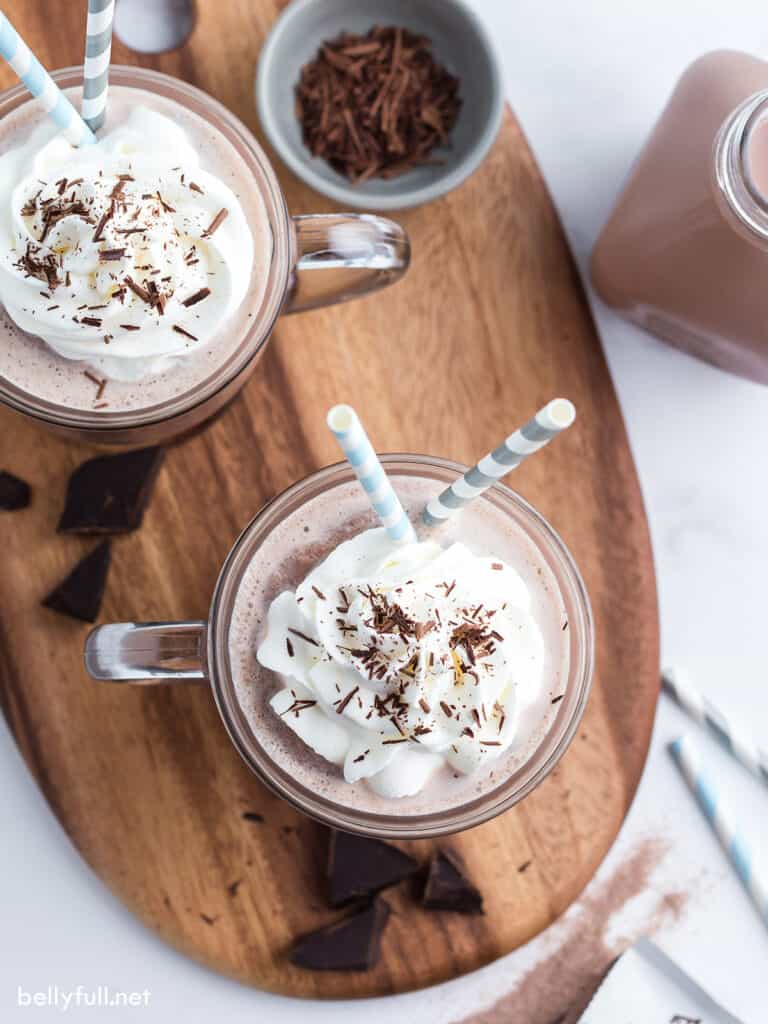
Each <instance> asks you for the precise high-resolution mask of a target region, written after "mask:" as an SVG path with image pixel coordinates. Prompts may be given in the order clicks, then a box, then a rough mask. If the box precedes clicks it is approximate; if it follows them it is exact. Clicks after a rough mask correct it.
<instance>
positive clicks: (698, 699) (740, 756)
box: [661, 668, 768, 786]
mask: <svg viewBox="0 0 768 1024" xmlns="http://www.w3.org/2000/svg"><path fill="white" fill-rule="evenodd" d="M661 679H662V682H663V683H664V689H665V690H666V691H667V693H668V694H669V695H670V696H671V697H673V698H674V699H675V701H676V702H677V703H678V704H679V705H680V707H681V708H682V709H683V710H684V711H685V712H687V714H689V715H690V716H691V718H692V719H693V720H694V721H695V722H698V723H699V725H702V726H704V728H705V729H707V730H708V731H709V732H710V733H712V735H713V736H714V737H715V739H717V740H718V742H719V743H720V744H721V745H722V746H723V747H724V748H725V749H726V750H727V751H728V753H729V754H730V755H731V756H732V757H734V758H735V759H736V760H737V761H738V762H739V763H740V764H742V765H743V766H744V767H745V768H746V769H747V770H748V771H749V772H751V773H752V775H754V776H755V778H757V779H759V780H760V782H762V783H763V785H765V786H768V753H766V751H765V750H761V748H760V747H759V746H758V745H757V743H755V741H754V740H753V739H751V738H750V737H749V736H747V735H746V734H745V733H744V732H742V731H740V730H739V729H737V728H735V727H734V726H733V724H732V723H731V722H729V720H728V719H727V718H726V716H725V715H724V714H723V712H722V711H720V709H719V708H717V707H715V705H714V704H712V702H711V701H709V700H707V698H706V697H704V696H703V694H701V693H699V691H698V690H696V689H695V688H694V687H693V686H691V684H690V683H689V681H688V679H687V678H686V677H685V676H684V675H683V674H682V673H681V672H680V671H679V670H678V669H673V668H665V669H664V670H663V672H662V673H661Z"/></svg>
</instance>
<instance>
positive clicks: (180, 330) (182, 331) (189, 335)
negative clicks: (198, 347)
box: [172, 324, 199, 341]
mask: <svg viewBox="0 0 768 1024" xmlns="http://www.w3.org/2000/svg"><path fill="white" fill-rule="evenodd" d="M172 330H174V331H176V333H177V334H183V335H184V337H185V338H189V339H190V340H191V341H199V338H197V337H196V336H195V335H194V334H192V333H191V332H190V331H187V330H186V329H185V328H184V327H180V326H179V325H178V324H174V325H173V327H172Z"/></svg>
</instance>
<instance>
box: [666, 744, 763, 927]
mask: <svg viewBox="0 0 768 1024" xmlns="http://www.w3.org/2000/svg"><path fill="white" fill-rule="evenodd" d="M669 750H670V753H671V754H672V757H673V758H674V759H675V762H676V764H677V766H678V768H679V769H680V771H681V773H682V775H683V778H684V779H685V781H686V782H687V783H688V786H689V788H690V790H691V792H692V793H693V795H694V796H695V797H696V800H697V802H698V804H699V807H700V808H701V810H702V812H703V814H704V817H705V818H706V819H707V821H708V822H709V824H710V825H711V826H712V829H713V831H714V833H715V835H716V836H717V838H718V839H719V840H720V845H721V846H722V848H723V849H724V850H725V852H726V854H727V856H728V859H729V860H730V862H731V864H733V867H734V868H735V870H736V874H737V875H738V876H739V878H740V879H741V881H742V884H743V885H744V888H745V889H746V890H747V892H748V893H749V896H750V898H751V899H752V902H753V903H754V904H755V906H756V907H757V911H758V913H759V914H760V917H761V918H762V920H763V924H765V925H768V868H767V866H766V863H765V858H763V859H762V860H760V859H759V858H758V856H757V855H756V854H757V851H756V850H754V849H752V847H751V846H750V844H749V843H748V841H747V840H746V838H745V837H744V836H743V835H741V834H740V833H739V832H738V831H737V829H736V823H735V821H734V819H733V816H732V814H731V811H730V808H729V807H728V805H727V801H726V800H725V799H724V798H723V797H722V795H721V794H720V793H719V792H718V790H717V787H716V786H715V784H714V783H713V782H712V780H711V779H710V778H708V776H707V775H706V774H705V772H704V770H703V768H702V764H701V757H700V755H699V751H698V749H697V748H696V745H695V744H694V743H693V741H692V740H691V739H690V737H688V736H680V737H678V739H676V740H675V741H674V742H673V743H671V744H670V747H669Z"/></svg>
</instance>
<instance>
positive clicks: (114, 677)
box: [85, 455, 594, 839]
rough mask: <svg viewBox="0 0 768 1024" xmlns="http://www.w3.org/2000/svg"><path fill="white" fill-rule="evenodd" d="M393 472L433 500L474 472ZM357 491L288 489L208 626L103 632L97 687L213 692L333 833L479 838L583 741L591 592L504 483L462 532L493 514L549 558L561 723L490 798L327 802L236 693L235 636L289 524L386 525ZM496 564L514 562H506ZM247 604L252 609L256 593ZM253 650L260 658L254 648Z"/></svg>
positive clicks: (239, 732)
mask: <svg viewBox="0 0 768 1024" xmlns="http://www.w3.org/2000/svg"><path fill="white" fill-rule="evenodd" d="M382 462H383V463H384V464H385V466H386V469H387V472H388V474H389V476H390V479H392V480H393V481H394V483H395V486H396V487H397V481H398V479H400V480H401V481H403V486H404V485H405V484H406V483H407V481H406V479H405V478H408V477H411V478H417V480H416V484H417V486H418V487H419V488H421V486H422V481H423V482H424V483H425V486H426V488H427V490H429V491H430V493H429V494H428V495H426V491H425V495H426V496H427V497H432V496H434V495H436V494H437V493H439V492H440V491H442V490H443V488H444V487H445V486H446V485H447V484H448V483H450V482H452V481H453V480H455V479H456V478H457V476H460V475H461V474H462V473H463V472H465V470H466V467H465V466H460V465H458V464H456V463H454V462H450V461H448V460H446V459H440V458H434V457H431V456H426V455H385V456H382ZM355 481H356V478H355V476H354V473H353V471H352V469H351V468H350V467H349V465H348V464H347V463H341V464H338V465H335V466H330V467H328V468H326V469H322V470H320V471H319V472H317V473H314V474H312V475H311V476H309V477H307V478H306V479H305V480H302V481H300V482H299V483H296V484H294V485H293V486H292V487H289V488H288V489H287V490H286V491H284V492H283V493H282V494H280V495H279V496H278V497H276V498H274V499H273V500H272V501H270V502H268V503H267V504H266V505H265V506H264V507H263V508H262V509H261V511H260V512H259V513H258V514H257V515H256V516H255V517H254V519H252V520H251V522H250V523H249V524H248V526H247V527H246V528H245V530H243V532H242V533H241V535H240V537H239V538H238V539H237V541H236V542H235V544H234V546H233V547H232V549H231V551H230V553H229V555H228V556H227V558H226V561H225V562H224V566H223V568H222V569H221V572H220V574H219V578H218V581H217V583H216V586H215V589H214V593H213V598H212V601H211V607H210V613H209V616H208V620H207V621H205V622H176V623H162V622H161V623H158V622H150V623H134V622H124V623H114V624H111V625H105V626H98V627H96V628H95V629H94V630H92V632H91V633H90V634H89V636H88V638H87V640H86V645H85V666H86V669H87V671H88V672H89V674H90V675H91V676H92V677H93V678H94V679H97V680H104V681H112V682H125V683H143V684H145V685H146V684H165V683H172V682H194V681H198V682H203V683H207V685H209V686H210V688H211V690H212V692H213V697H214V699H215V701H216V704H217V707H218V709H219V713H220V715H221V718H222V720H223V722H224V725H225V727H226V729H227V732H228V733H229V737H230V739H231V741H232V743H233V745H234V746H235V748H236V750H237V751H238V753H239V754H240V756H241V757H242V758H243V760H244V761H245V763H246V764H247V765H248V767H249V768H250V769H251V770H252V771H253V772H254V773H255V774H256V775H257V776H258V777H259V779H260V780H261V781H262V782H263V783H265V784H266V786H267V787H268V788H269V789H270V790H272V791H273V792H274V793H276V794H277V795H278V796H281V797H283V798H284V799H285V800H287V801H288V802H289V803H291V804H292V805H293V806H294V807H296V808H297V809H298V810H299V811H301V812H303V813H304V814H307V815H309V816H310V817H312V818H315V819H317V820H319V821H322V822H324V823H325V824H327V825H330V826H331V827H333V828H339V829H344V830H346V831H348V832H357V833H359V834H361V835H368V836H379V837H382V838H400V839H423V838H428V837H432V836H439V835H445V834H450V833H454V832H459V831H461V830H463V829H466V828H472V827H474V826H475V825H479V824H480V823H481V822H483V821H486V820H487V819H489V818H492V817H494V816H495V815H497V814H500V813H502V812H503V811H505V810H507V809H508V808H509V807H511V806H512V805H513V804H515V803H517V802H518V801H519V800H521V799H522V798H523V797H524V796H526V795H527V794H528V793H530V792H531V790H533V789H534V788H535V787H536V786H537V785H538V784H539V783H540V782H541V781H542V779H544V778H545V777H546V776H547V775H548V774H549V772H550V771H552V769H553V768H554V766H555V765H556V764H557V762H558V761H559V760H560V758H561V757H562V755H563V754H564V752H565V750H566V749H567V747H568V745H569V743H570V741H571V739H572V738H573V735H574V733H575V731H576V728H577V726H578V724H579V721H580V719H581V716H582V714H583V712H584V708H585V706H586V702H587V698H588V695H589V690H590V685H591V679H592V670H593V662H594V632H593V625H592V614H591V610H590V605H589V599H588V597H587V593H586V590H585V587H584V583H583V581H582V579H581V576H580V574H579V571H578V569H577V567H576V565H575V563H574V561H573V558H572V557H571V555H570V553H569V552H568V549H567V548H566V546H565V544H564V543H563V541H562V540H561V539H560V537H559V536H558V535H557V533H555V531H554V530H553V529H552V527H551V526H550V525H549V523H547V521H546V520H545V519H544V518H543V517H542V516H541V515H540V514H539V513H538V512H536V511H535V509H533V508H532V507H531V506H530V505H529V504H528V503H527V502H525V501H524V500H523V499H522V498H521V497H519V496H518V495H517V494H515V493H514V492H513V491H511V490H509V489H508V488H507V487H504V486H503V485H502V484H498V483H497V484H494V485H493V487H491V488H490V489H489V490H488V491H487V492H485V494H484V495H483V496H482V497H480V498H477V499H476V500H475V501H474V502H472V503H471V504H470V505H468V506H467V507H466V508H465V509H464V510H463V511H462V513H461V515H462V516H463V517H465V522H464V523H463V524H462V525H461V530H462V531H463V530H465V529H466V533H467V535H468V536H469V537H477V535H478V530H479V529H482V523H483V521H485V522H487V520H482V518H481V519H478V518H476V517H477V516H478V515H480V514H482V515H487V514H488V513H489V512H491V513H492V514H494V515H496V514H500V516H499V518H500V521H502V522H503V524H504V526H506V525H507V523H508V521H511V523H512V524H513V525H514V528H515V529H514V531H512V532H516V531H517V530H519V531H522V533H523V535H524V537H525V539H526V542H530V543H532V544H533V545H534V546H535V548H536V551H537V555H538V557H539V558H541V559H542V561H543V562H544V563H545V564H546V566H547V567H548V568H549V569H550V571H551V572H552V574H553V576H554V579H555V581H556V583H557V585H558V587H559V590H560V594H561V597H562V601H563V606H564V610H565V614H566V615H567V619H568V624H569V629H568V631H567V633H566V634H564V635H565V636H567V638H568V639H567V640H566V641H564V642H567V643H568V644H569V650H568V653H569V662H568V670H567V673H566V676H567V677H566V678H565V680H564V696H563V698H562V700H560V701H559V702H558V704H557V711H556V713H555V716H554V718H553V719H552V720H551V721H550V722H549V723H548V726H547V728H546V731H545V732H544V734H543V735H542V736H541V738H540V740H539V741H538V743H537V745H536V747H535V749H534V750H533V751H532V752H531V753H530V754H529V755H528V751H527V750H526V755H527V756H526V759H525V760H522V761H520V763H519V764H517V765H516V766H515V767H514V769H513V770H512V771H511V772H510V773H509V774H508V775H506V776H503V777H501V781H499V782H497V781H496V780H495V779H494V780H493V782H492V788H489V789H487V790H486V791H484V792H481V793H480V795H477V794H476V793H475V792H474V791H472V792H471V793H470V794H469V795H468V797H467V799H464V800H463V801H462V802H459V803H458V804H451V805H450V806H449V807H447V808H439V809H437V810H435V811H428V812H424V811H419V812H418V813H398V810H397V808H398V801H397V800H388V801H380V802H383V803H384V804H385V807H384V810H383V811H380V810H379V809H376V810H372V809H370V808H369V809H366V808H364V807H361V806H360V801H359V799H353V798H352V795H351V793H350V790H351V789H352V788H353V787H352V786H350V787H349V789H346V787H347V784H346V783H343V782H341V780H340V779H339V780H337V783H336V785H337V788H341V790H342V792H344V793H347V794H348V796H347V799H348V803H346V804H345V803H344V801H343V800H341V799H334V798H332V797H330V796H328V795H326V794H324V793H323V792H322V787H321V785H319V784H318V783H319V781H320V779H319V777H318V775H317V773H318V772H319V773H322V771H323V769H322V768H317V771H316V772H315V775H316V778H315V784H314V785H312V784H311V782H312V780H311V779H310V780H309V782H307V781H302V779H299V778H297V777H296V775H297V774H298V773H293V774H292V773H291V772H290V771H289V770H287V769H286V766H285V762H286V758H285V757H284V756H273V755H272V754H271V753H270V752H269V750H268V747H269V746H270V743H269V736H268V734H269V733H270V731H271V729H272V727H273V726H274V727H275V728H277V729H278V730H279V729H285V730H288V726H286V725H283V724H282V723H281V722H280V721H279V719H278V717H277V716H276V715H274V712H272V711H271V709H268V713H269V716H272V715H274V718H272V717H267V718H266V719H265V721H266V723H267V724H266V725H265V726H264V727H263V729H259V728H253V727H252V725H251V722H250V721H249V718H248V716H247V715H246V713H245V711H244V709H243V707H242V705H241V702H240V701H239V699H238V696H237V693H236V685H235V681H234V678H233V676H234V673H233V667H232V660H231V658H232V654H231V650H230V628H231V625H232V621H233V615H234V611H235V604H236V598H237V594H238V588H239V587H240V584H241V581H242V579H243V576H244V573H245V572H246V570H247V568H248V566H249V565H251V563H253V562H254V560H258V559H259V557H260V553H262V552H263V549H264V546H265V544H266V543H267V541H268V540H269V538H270V535H271V534H272V531H273V530H276V529H277V528H278V527H280V524H281V523H283V522H284V520H286V519H287V518H288V517H289V516H291V515H293V514H294V513H297V514H299V513H305V514H306V515H307V521H309V519H310V517H312V516H317V514H318V513H317V511H316V508H313V507H311V503H312V502H314V501H318V502H319V503H321V504H322V503H323V502H325V505H326V508H327V507H328V502H329V500H331V502H332V505H333V507H335V508H336V509H341V512H340V513H338V512H337V513H336V517H337V518H338V517H339V516H341V520H340V522H343V523H346V524H348V525H347V527H346V532H347V533H349V531H350V530H351V529H352V528H354V532H358V531H359V530H362V529H367V528H369V527H371V526H375V525H378V520H377V518H376V515H375V513H374V512H373V510H372V509H371V508H370V505H369V504H368V501H367V497H366V496H365V494H364V492H363V491H362V488H360V487H359V485H358V484H357V483H356V482H355ZM483 506H485V509H484V511H483V509H482V507H483ZM321 528H323V527H321ZM339 529H342V527H341V526H340V527H339ZM293 536H294V534H293V533H289V537H290V541H289V543H290V545H291V553H290V554H288V555H287V556H285V557H286V558H287V559H288V560H290V559H291V558H293V557H294V555H295V558H296V560H297V564H300V561H301V560H300V559H299V555H300V554H302V547H301V546H302V543H303V542H304V539H305V538H306V537H307V534H306V533H305V532H304V530H302V529H299V528H297V529H296V533H295V536H296V543H295V545H294V544H293V540H292V538H293ZM280 543H282V541H280ZM337 543H338V537H332V538H329V540H328V542H327V545H326V543H325V542H324V543H323V544H322V545H321V546H322V547H323V548H324V550H323V551H322V552H321V553H320V554H319V555H318V553H317V550H316V548H317V544H315V543H313V542H311V541H308V542H307V544H308V547H307V549H306V551H304V552H303V555H302V559H303V560H304V561H306V559H307V557H309V558H310V559H311V563H310V564H312V565H314V564H316V563H317V561H318V560H320V559H322V558H323V557H324V556H325V554H327V553H328V551H330V550H331V549H332V548H333V547H335V546H336V544H337ZM470 543H471V542H470ZM494 553H495V554H497V555H498V556H499V557H503V553H499V552H494ZM267 560H268V556H264V555H263V554H262V563H261V564H262V566H263V567H264V577H265V580H266V578H267V576H268V573H267V565H266V563H267ZM254 564H255V566H256V568H258V567H259V563H258V561H256V562H255V563H254ZM296 571H297V572H298V575H297V582H298V580H300V579H302V578H303V577H304V575H305V574H306V566H304V565H300V572H299V570H298V569H297V570H296ZM259 585H261V579H260V578H259ZM286 585H287V584H286V582H285V579H284V578H282V577H280V578H279V589H280V590H282V589H285V586H286ZM276 586H278V584H276V583H275V582H269V583H266V582H265V593H264V603H265V604H267V603H268V602H269V601H270V600H271V599H272V597H273V596H274V595H275V594H276V593H277V592H278V591H277V590H274V592H272V590H271V589H270V588H274V587H276ZM267 591H269V592H267ZM248 593H249V596H248V600H250V597H251V592H250V591H249V592H248ZM248 649H249V650H250V649H251V648H250V646H249V648H248ZM239 650H242V648H239ZM241 674H242V669H241ZM245 674H246V675H247V677H248V685H249V686H252V685H254V684H253V681H252V679H251V676H250V674H248V673H245ZM260 675H264V676H265V677H266V682H267V685H269V683H270V681H271V678H274V677H272V674H271V673H269V672H268V671H267V670H265V669H261V670H260ZM268 693H271V688H270V689H269V690H268V691H267V690H264V691H263V699H264V703H265V704H266V697H267V694H268ZM257 699H259V698H258V696H257ZM269 723H272V725H270V724H269ZM258 733H261V736H260V735H258ZM283 735H285V734H283ZM273 749H274V747H273ZM299 749H300V753H299V755H298V757H299V758H301V756H302V754H301V751H303V750H305V749H306V751H307V752H308V753H309V756H310V757H311V758H314V757H315V755H314V754H312V753H311V751H309V748H304V747H303V746H300V748H299ZM322 765H323V766H324V767H325V769H327V770H329V771H331V772H338V769H336V768H335V767H333V766H329V765H328V763H327V762H325V761H323V762H322ZM312 771H313V769H311V768H310V769H309V772H308V774H309V775H311V774H312ZM472 778H474V776H473V777H472ZM489 778H490V776H489ZM356 785H360V783H358V784H356ZM449 785H450V783H449Z"/></svg>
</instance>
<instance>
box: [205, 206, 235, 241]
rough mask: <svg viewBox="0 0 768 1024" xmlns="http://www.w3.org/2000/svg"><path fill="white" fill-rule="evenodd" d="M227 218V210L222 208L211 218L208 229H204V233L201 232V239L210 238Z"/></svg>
mask: <svg viewBox="0 0 768 1024" xmlns="http://www.w3.org/2000/svg"><path fill="white" fill-rule="evenodd" d="M228 216H229V210H227V209H226V208H225V207H222V208H221V209H220V210H219V212H218V213H217V214H216V216H215V217H214V218H213V220H212V221H211V223H210V224H209V225H208V227H207V228H206V229H205V231H204V232H203V235H202V237H203V238H210V237H211V235H212V234H213V233H214V232H215V231H218V230H219V228H220V227H221V225H222V224H223V223H224V221H225V220H226V218H227V217H228Z"/></svg>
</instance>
